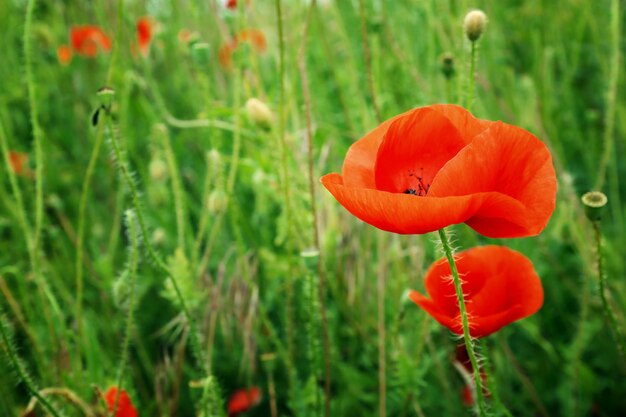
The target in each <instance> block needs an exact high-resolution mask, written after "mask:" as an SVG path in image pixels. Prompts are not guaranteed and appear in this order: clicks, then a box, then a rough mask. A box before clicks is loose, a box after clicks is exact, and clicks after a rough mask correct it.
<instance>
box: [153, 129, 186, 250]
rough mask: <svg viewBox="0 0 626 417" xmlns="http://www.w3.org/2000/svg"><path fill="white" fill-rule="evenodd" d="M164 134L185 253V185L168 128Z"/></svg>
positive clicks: (179, 241) (180, 238) (166, 156)
mask: <svg viewBox="0 0 626 417" xmlns="http://www.w3.org/2000/svg"><path fill="white" fill-rule="evenodd" d="M163 129H164V131H163V132H159V133H160V134H161V135H162V137H161V142H162V144H163V148H164V149H165V159H166V160H167V166H168V169H169V171H170V177H171V178H172V194H173V195H174V210H175V212H176V235H177V237H178V247H179V248H181V249H182V250H183V252H184V251H185V203H184V194H183V184H182V181H181V179H180V175H179V171H178V165H177V164H176V158H175V157H174V151H173V149H172V144H171V143H170V137H169V133H168V131H167V127H164V128H163Z"/></svg>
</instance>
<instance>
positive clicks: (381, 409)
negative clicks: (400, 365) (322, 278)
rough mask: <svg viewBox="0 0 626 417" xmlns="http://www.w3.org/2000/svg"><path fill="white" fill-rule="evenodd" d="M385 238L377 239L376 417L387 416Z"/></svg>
mask: <svg viewBox="0 0 626 417" xmlns="http://www.w3.org/2000/svg"><path fill="white" fill-rule="evenodd" d="M386 243H387V236H386V235H385V234H382V235H381V236H380V238H379V239H378V273H377V287H378V288H377V294H378V299H377V305H378V399H379V403H378V404H379V405H378V415H379V417H385V416H386V415H387V371H386V369H385V368H386V353H385V330H386V329H385V278H386V274H387V261H386V257H385V254H386V251H387V248H386V246H387V245H386Z"/></svg>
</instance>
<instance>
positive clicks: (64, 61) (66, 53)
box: [57, 45, 72, 65]
mask: <svg viewBox="0 0 626 417" xmlns="http://www.w3.org/2000/svg"><path fill="white" fill-rule="evenodd" d="M57 59H58V60H59V62H60V63H61V65H69V63H70V62H72V49H71V48H70V47H69V46H67V45H61V46H59V47H58V48H57Z"/></svg>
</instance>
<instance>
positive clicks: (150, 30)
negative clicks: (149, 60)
mask: <svg viewBox="0 0 626 417" xmlns="http://www.w3.org/2000/svg"><path fill="white" fill-rule="evenodd" d="M136 29H137V30H136V31H137V43H138V44H139V52H141V55H143V56H148V53H149V52H150V43H151V42H152V36H153V35H154V24H153V21H152V19H151V18H150V17H147V16H144V17H142V18H141V19H139V20H138V21H137V24H136Z"/></svg>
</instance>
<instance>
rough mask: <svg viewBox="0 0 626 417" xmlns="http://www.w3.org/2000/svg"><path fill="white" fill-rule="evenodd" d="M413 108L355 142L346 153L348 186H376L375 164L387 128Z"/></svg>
mask: <svg viewBox="0 0 626 417" xmlns="http://www.w3.org/2000/svg"><path fill="white" fill-rule="evenodd" d="M411 111H412V110H409V111H407V112H405V113H402V114H400V115H398V116H396V117H392V118H391V119H389V120H386V121H384V122H383V123H382V124H380V125H379V126H377V127H376V128H374V129H373V130H372V131H370V132H369V133H367V134H366V135H365V136H363V137H362V138H361V139H359V140H358V141H356V142H354V143H353V144H352V146H350V148H349V149H348V152H347V153H346V158H345V160H344V162H343V168H342V172H341V174H342V175H343V180H344V183H345V185H346V186H348V187H362V188H376V181H375V179H374V166H375V165H376V155H377V153H378V148H379V147H380V144H381V142H382V141H383V137H384V136H385V133H387V129H389V126H390V125H391V123H393V122H394V121H395V120H397V119H399V118H401V117H404V116H405V115H407V114H408V113H410V112H411Z"/></svg>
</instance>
